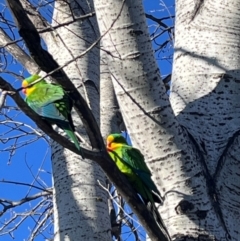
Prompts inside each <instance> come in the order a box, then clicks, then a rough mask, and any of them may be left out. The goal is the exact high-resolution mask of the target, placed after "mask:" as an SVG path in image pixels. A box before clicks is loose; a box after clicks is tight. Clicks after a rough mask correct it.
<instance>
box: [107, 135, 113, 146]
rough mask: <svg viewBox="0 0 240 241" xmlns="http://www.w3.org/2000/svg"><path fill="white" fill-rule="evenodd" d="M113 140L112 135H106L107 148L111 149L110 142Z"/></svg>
mask: <svg viewBox="0 0 240 241" xmlns="http://www.w3.org/2000/svg"><path fill="white" fill-rule="evenodd" d="M113 140H114V138H113V136H111V135H110V136H108V138H107V149H111V144H112V142H113Z"/></svg>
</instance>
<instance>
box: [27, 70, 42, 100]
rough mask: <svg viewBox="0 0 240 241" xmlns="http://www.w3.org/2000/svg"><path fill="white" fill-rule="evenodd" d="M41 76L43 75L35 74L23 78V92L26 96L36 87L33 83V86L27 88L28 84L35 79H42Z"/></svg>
mask: <svg viewBox="0 0 240 241" xmlns="http://www.w3.org/2000/svg"><path fill="white" fill-rule="evenodd" d="M40 78H41V76H39V75H37V74H34V75H31V76H30V77H28V78H26V79H25V80H23V82H22V88H23V90H22V92H23V94H25V95H26V96H27V95H29V94H30V93H31V92H32V91H33V90H34V89H35V87H34V85H33V86H30V87H28V88H27V86H28V85H30V84H31V83H33V82H34V81H35V80H37V79H40Z"/></svg>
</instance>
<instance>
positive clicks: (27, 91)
mask: <svg viewBox="0 0 240 241" xmlns="http://www.w3.org/2000/svg"><path fill="white" fill-rule="evenodd" d="M27 86H28V82H27V81H26V80H24V81H23V82H22V87H23V88H24V89H23V90H22V92H23V94H25V95H26V96H28V95H29V94H30V93H31V92H32V89H35V88H34V87H33V86H31V87H29V88H27Z"/></svg>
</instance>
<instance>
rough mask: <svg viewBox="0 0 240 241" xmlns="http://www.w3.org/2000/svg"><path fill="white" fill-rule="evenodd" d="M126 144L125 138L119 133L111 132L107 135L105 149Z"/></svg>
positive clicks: (112, 148)
mask: <svg viewBox="0 0 240 241" xmlns="http://www.w3.org/2000/svg"><path fill="white" fill-rule="evenodd" d="M123 145H127V141H126V139H125V138H124V137H123V136H122V135H121V134H118V133H116V134H111V135H109V136H108V137H107V149H108V150H114V149H115V148H118V147H122V146H123Z"/></svg>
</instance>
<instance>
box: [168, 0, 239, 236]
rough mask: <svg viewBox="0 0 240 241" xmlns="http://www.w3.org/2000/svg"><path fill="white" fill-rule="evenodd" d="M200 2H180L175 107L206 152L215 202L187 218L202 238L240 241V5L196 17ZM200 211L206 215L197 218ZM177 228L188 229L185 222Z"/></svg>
mask: <svg viewBox="0 0 240 241" xmlns="http://www.w3.org/2000/svg"><path fill="white" fill-rule="evenodd" d="M201 2H202V3H203V1H191V0H188V1H183V0H178V1H176V3H177V5H176V26H175V30H176V39H175V54H174V66H173V78H172V88H171V95H170V96H171V104H172V107H173V110H174V113H175V114H176V116H177V120H178V121H179V123H180V124H181V125H182V126H184V127H185V128H186V129H187V131H188V132H189V133H190V134H191V135H192V136H193V138H194V140H195V142H196V143H195V144H196V148H197V149H198V151H199V153H200V154H201V159H200V162H201V163H202V165H203V168H202V169H203V170H204V169H205V171H204V176H205V179H206V180H203V182H206V181H208V184H207V185H208V195H207V196H208V197H209V199H210V201H211V202H210V203H209V201H208V202H206V201H203V200H202V201H201V204H200V205H198V206H199V208H197V207H198V206H197V205H196V204H195V205H194V206H195V209H196V210H194V209H193V210H189V213H188V214H186V218H187V219H189V220H192V221H193V222H195V224H197V225H198V226H199V231H198V233H199V234H204V233H205V234H206V233H207V234H208V235H213V236H214V237H215V238H216V239H217V240H225V239H226V237H228V233H229V234H230V235H231V237H232V240H239V226H240V219H239V206H240V199H239V193H240V191H239V186H240V178H239V176H240V175H239V174H240V171H239V167H240V166H239V165H240V164H239V163H240V162H239V147H238V142H239V140H238V137H237V136H238V135H236V136H235V137H234V135H235V133H236V132H237V131H238V130H239V128H240V112H239V111H238V109H239V106H240V105H239V93H240V86H239V74H240V71H239V69H240V61H239V60H240V57H239V52H240V50H239V43H240V40H239V34H240V27H239V24H238V23H239V20H240V18H239V11H238V7H239V4H240V1H234V0H229V1H217V0H215V1H204V3H203V4H202V5H200V6H201V7H200V10H199V11H198V13H197V15H196V16H195V17H194V18H193V16H194V12H195V8H196V7H197V4H201ZM206 169H207V171H206ZM199 174H200V173H199ZM208 174H209V175H208ZM207 177H208V178H207ZM209 179H210V180H209ZM214 193H216V195H215V194H214ZM214 201H217V202H219V209H218V210H216V209H215V210H214V208H216V206H217V204H216V203H214ZM200 207H201V208H200ZM197 210H202V211H203V210H205V212H206V214H205V215H206V216H205V215H204V217H198V216H197ZM214 213H215V214H214ZM216 215H217V220H218V221H217V220H216ZM220 215H222V220H221V217H220ZM193 225H194V224H193ZM193 225H190V226H188V227H186V229H185V231H184V232H187V230H188V231H190V228H191V226H193ZM178 226H179V228H180V229H182V230H184V229H183V228H184V227H183V226H185V223H184V222H183V224H182V225H181V224H180V223H179V224H178ZM224 226H225V227H224Z"/></svg>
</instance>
